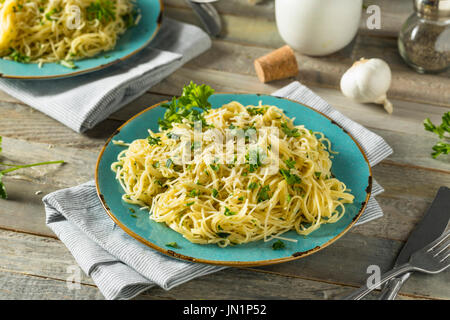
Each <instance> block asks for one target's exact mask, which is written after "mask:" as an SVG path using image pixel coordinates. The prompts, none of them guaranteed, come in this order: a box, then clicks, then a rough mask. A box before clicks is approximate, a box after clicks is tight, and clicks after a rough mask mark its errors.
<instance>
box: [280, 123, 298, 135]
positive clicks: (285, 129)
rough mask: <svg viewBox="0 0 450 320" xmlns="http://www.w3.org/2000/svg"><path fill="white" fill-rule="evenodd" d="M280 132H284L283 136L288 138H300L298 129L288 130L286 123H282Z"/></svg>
mask: <svg viewBox="0 0 450 320" xmlns="http://www.w3.org/2000/svg"><path fill="white" fill-rule="evenodd" d="M281 130H282V131H283V132H284V134H285V135H287V136H288V137H300V132H298V129H296V128H294V129H290V128H289V127H288V125H287V123H286V122H283V123H282V124H281Z"/></svg>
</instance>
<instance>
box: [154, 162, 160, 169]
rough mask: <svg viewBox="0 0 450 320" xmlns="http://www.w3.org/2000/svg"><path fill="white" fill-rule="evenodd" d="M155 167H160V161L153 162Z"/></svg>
mask: <svg viewBox="0 0 450 320" xmlns="http://www.w3.org/2000/svg"><path fill="white" fill-rule="evenodd" d="M152 166H153V168H155V169H158V168H159V161H156V162H155V163H154V164H152Z"/></svg>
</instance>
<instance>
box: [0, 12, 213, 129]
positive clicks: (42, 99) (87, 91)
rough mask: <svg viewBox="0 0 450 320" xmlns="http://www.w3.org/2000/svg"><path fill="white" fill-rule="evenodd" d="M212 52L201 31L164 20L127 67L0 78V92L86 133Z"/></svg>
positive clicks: (209, 42)
mask: <svg viewBox="0 0 450 320" xmlns="http://www.w3.org/2000/svg"><path fill="white" fill-rule="evenodd" d="M210 47H211V39H210V38H209V37H208V35H207V34H206V33H205V32H204V31H202V30H201V29H200V28H198V27H196V26H193V25H190V24H186V23H181V22H178V21H175V20H172V19H169V18H164V20H163V25H162V26H161V30H160V31H159V32H158V35H157V36H156V38H155V39H154V40H153V41H152V42H151V44H150V45H149V46H147V47H146V48H145V49H144V50H142V51H141V52H139V53H138V54H136V55H135V56H133V57H131V58H129V59H127V60H125V61H122V62H119V63H117V64H115V65H113V66H111V67H108V68H106V69H104V70H101V71H96V72H93V73H89V74H86V75H80V76H77V77H72V78H66V79H57V80H45V81H44V80H41V81H36V80H12V79H1V78H0V90H3V91H5V92H7V93H8V94H10V95H11V96H13V97H15V98H16V99H19V100H21V101H23V102H24V103H26V104H27V105H29V106H31V107H33V108H35V109H37V110H39V111H41V112H43V113H45V114H47V115H48V116H50V117H52V118H54V119H56V120H58V121H60V122H62V123H63V124H65V125H66V126H68V127H69V128H71V129H73V130H75V131H77V132H84V131H86V130H88V129H91V128H93V127H94V126H95V125H96V124H98V123H99V122H101V121H103V120H105V119H106V118H107V117H108V116H109V115H111V114H112V113H113V112H115V111H117V110H119V109H120V108H121V107H123V106H124V105H126V104H127V103H129V102H131V101H133V100H134V99H136V98H137V97H139V96H141V95H142V94H144V93H145V92H146V91H147V90H148V89H149V88H151V87H152V86H154V85H155V84H157V83H158V82H160V81H161V80H163V79H164V78H165V77H167V76H168V75H170V74H171V73H172V72H174V71H175V70H176V69H178V68H179V67H181V66H182V65H183V64H184V63H186V62H187V61H189V60H191V59H192V58H194V57H196V56H198V55H199V54H201V53H203V52H204V51H206V50H207V49H209V48H210ZM43 68H45V65H44V67H43Z"/></svg>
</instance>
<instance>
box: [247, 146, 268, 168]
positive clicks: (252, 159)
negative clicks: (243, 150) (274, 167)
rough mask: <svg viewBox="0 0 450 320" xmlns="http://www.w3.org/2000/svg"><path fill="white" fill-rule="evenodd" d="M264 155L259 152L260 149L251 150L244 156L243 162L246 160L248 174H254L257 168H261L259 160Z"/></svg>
mask: <svg viewBox="0 0 450 320" xmlns="http://www.w3.org/2000/svg"><path fill="white" fill-rule="evenodd" d="M263 156H264V154H263V153H262V151H261V148H259V147H258V148H257V149H251V150H250V151H249V152H248V154H246V155H245V160H247V162H246V163H247V164H248V165H249V169H248V171H249V172H255V171H256V170H257V169H258V168H259V167H261V166H262V162H261V159H262V158H263Z"/></svg>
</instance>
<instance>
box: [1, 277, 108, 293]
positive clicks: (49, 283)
mask: <svg viewBox="0 0 450 320" xmlns="http://www.w3.org/2000/svg"><path fill="white" fill-rule="evenodd" d="M0 299H2V300H98V299H104V298H103V296H102V294H101V293H100V291H99V290H98V289H97V288H96V287H93V286H87V285H81V286H80V288H79V289H75V290H69V289H68V288H67V285H66V282H65V281H60V280H54V279H46V278H41V277H35V276H28V275H24V274H19V273H14V272H8V271H2V270H0Z"/></svg>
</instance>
